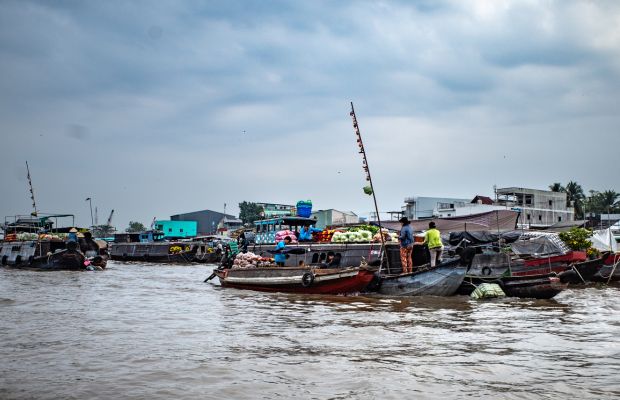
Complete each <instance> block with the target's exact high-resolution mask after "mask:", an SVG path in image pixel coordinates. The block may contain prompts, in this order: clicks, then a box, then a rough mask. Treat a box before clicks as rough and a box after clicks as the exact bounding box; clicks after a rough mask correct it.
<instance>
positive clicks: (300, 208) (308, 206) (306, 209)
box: [297, 200, 312, 218]
mask: <svg viewBox="0 0 620 400" xmlns="http://www.w3.org/2000/svg"><path fill="white" fill-rule="evenodd" d="M310 214H312V201H310V200H307V201H304V200H300V201H298V202H297V216H298V217H304V218H310Z"/></svg>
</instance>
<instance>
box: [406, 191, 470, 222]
mask: <svg viewBox="0 0 620 400" xmlns="http://www.w3.org/2000/svg"><path fill="white" fill-rule="evenodd" d="M470 202H471V200H469V199H455V198H451V197H423V196H414V197H407V198H405V206H404V210H403V211H404V213H405V217H407V218H409V219H410V220H416V219H427V218H445V217H453V216H455V213H456V212H455V209H456V208H461V207H465V205H466V204H470Z"/></svg>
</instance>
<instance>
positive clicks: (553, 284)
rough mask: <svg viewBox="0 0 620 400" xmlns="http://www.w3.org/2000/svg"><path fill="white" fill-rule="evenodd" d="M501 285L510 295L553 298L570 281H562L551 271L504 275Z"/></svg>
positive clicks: (507, 294)
mask: <svg viewBox="0 0 620 400" xmlns="http://www.w3.org/2000/svg"><path fill="white" fill-rule="evenodd" d="M500 286H501V287H502V290H503V291H504V293H506V296H509V297H521V298H534V299H551V298H553V297H555V296H556V295H557V294H558V293H560V292H562V291H563V290H564V289H566V287H567V286H568V283H562V282H561V281H560V278H558V276H557V275H556V274H555V273H550V274H546V275H531V276H511V277H504V278H502V279H501V283H500Z"/></svg>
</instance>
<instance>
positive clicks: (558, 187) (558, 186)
mask: <svg viewBox="0 0 620 400" xmlns="http://www.w3.org/2000/svg"><path fill="white" fill-rule="evenodd" d="M549 190H551V191H552V192H560V193H563V192H565V191H566V189H565V188H564V186H562V184H561V183H560V182H554V183H553V184H551V185H549Z"/></svg>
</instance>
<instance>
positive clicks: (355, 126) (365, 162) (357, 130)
mask: <svg viewBox="0 0 620 400" xmlns="http://www.w3.org/2000/svg"><path fill="white" fill-rule="evenodd" d="M349 115H351V118H352V119H353V129H355V135H356V136H357V145H358V147H359V153H360V154H361V155H362V165H363V168H364V172H365V173H366V180H367V181H368V183H369V185H370V190H371V191H372V199H373V201H374V203H375V213H376V215H377V224H378V225H379V236H380V237H381V252H380V253H381V255H380V259H381V264H380V265H379V273H381V269H382V268H383V256H384V254H385V238H384V237H383V231H382V228H381V217H380V216H379V207H378V206H377V196H375V188H374V187H373V185H372V177H371V176H370V168H369V167H368V158H367V157H366V150H365V149H364V142H363V141H362V134H361V133H360V128H359V124H358V123H357V117H356V116H355V109H354V108H353V102H351V112H350V113H349ZM386 265H387V267H388V271H389V266H390V264H389V258H386Z"/></svg>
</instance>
